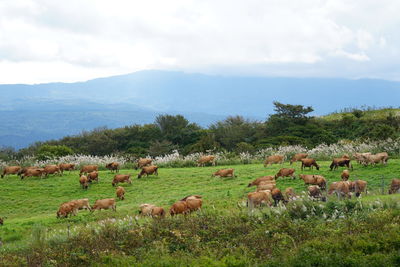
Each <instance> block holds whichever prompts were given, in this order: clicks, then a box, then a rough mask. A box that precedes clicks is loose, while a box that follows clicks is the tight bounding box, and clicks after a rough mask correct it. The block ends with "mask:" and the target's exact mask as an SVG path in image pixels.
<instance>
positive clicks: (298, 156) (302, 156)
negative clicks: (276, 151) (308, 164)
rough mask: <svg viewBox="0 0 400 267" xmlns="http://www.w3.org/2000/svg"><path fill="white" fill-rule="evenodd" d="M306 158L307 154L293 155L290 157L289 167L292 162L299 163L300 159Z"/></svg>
mask: <svg viewBox="0 0 400 267" xmlns="http://www.w3.org/2000/svg"><path fill="white" fill-rule="evenodd" d="M307 157H308V154H307V153H298V154H295V155H294V156H293V157H292V159H291V160H290V165H292V164H293V162H296V161H301V160H302V159H305V158H307Z"/></svg>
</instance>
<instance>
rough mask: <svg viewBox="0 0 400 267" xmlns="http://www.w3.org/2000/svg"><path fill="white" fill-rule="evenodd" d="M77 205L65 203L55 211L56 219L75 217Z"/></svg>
mask: <svg viewBox="0 0 400 267" xmlns="http://www.w3.org/2000/svg"><path fill="white" fill-rule="evenodd" d="M77 209H78V208H77V205H76V203H73V202H65V203H62V204H61V205H60V208H59V209H58V211H57V218H60V217H64V218H67V217H68V215H71V216H72V215H76V211H77Z"/></svg>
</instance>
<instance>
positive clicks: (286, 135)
mask: <svg viewBox="0 0 400 267" xmlns="http://www.w3.org/2000/svg"><path fill="white" fill-rule="evenodd" d="M274 107H275V108H274V111H275V113H274V114H272V115H269V116H268V117H267V118H266V120H265V121H251V120H248V119H245V118H243V117H242V116H231V117H228V118H226V119H225V120H223V121H218V122H216V123H214V124H212V125H211V126H209V127H207V128H202V127H200V126H199V125H197V124H196V123H192V122H189V121H188V120H187V119H186V118H185V117H183V116H182V115H159V116H158V117H157V118H156V119H155V121H154V123H151V124H145V125H131V126H125V127H122V128H116V129H107V128H97V129H94V130H92V131H88V132H82V133H81V134H78V135H75V136H67V137H64V138H61V139H59V140H50V141H46V142H37V143H35V144H33V145H31V146H29V147H27V148H24V149H21V150H20V151H12V149H7V148H4V149H2V150H1V151H0V159H3V160H4V159H6V158H7V157H9V156H10V155H13V156H14V157H21V156H23V155H37V156H39V157H43V158H49V157H52V156H62V155H66V154H72V153H81V154H90V155H99V156H101V155H108V154H127V155H131V156H133V157H143V156H146V155H150V156H157V155H164V154H168V153H170V152H171V151H173V150H175V149H176V150H178V151H179V152H180V153H182V154H189V153H193V152H206V151H209V150H225V151H232V152H236V153H240V152H244V151H249V152H252V151H255V150H257V149H260V148H264V147H270V146H280V145H296V144H299V145H303V146H307V147H309V148H312V147H314V146H317V145H319V144H321V143H325V144H332V143H336V142H338V141H339V140H343V139H350V140H354V139H367V138H368V139H372V140H382V139H387V138H397V137H399V132H400V131H399V130H400V118H399V117H396V116H395V115H394V114H392V113H388V115H387V116H386V117H383V118H380V119H375V118H374V119H363V114H364V112H365V111H362V110H359V109H355V110H353V111H352V112H351V113H348V114H342V116H341V118H340V119H338V120H325V119H324V118H320V117H314V116H310V115H309V113H311V112H312V111H313V108H312V107H305V106H302V105H291V104H283V103H280V102H274Z"/></svg>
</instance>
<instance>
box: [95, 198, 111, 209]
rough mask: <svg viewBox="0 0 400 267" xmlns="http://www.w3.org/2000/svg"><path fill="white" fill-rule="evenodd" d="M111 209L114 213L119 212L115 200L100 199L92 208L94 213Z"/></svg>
mask: <svg viewBox="0 0 400 267" xmlns="http://www.w3.org/2000/svg"><path fill="white" fill-rule="evenodd" d="M110 208H111V209H112V210H113V211H117V206H116V204H115V199H114V198H106V199H98V200H96V202H95V203H94V205H93V207H92V212H93V211H95V210H108V209H110Z"/></svg>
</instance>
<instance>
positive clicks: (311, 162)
mask: <svg viewBox="0 0 400 267" xmlns="http://www.w3.org/2000/svg"><path fill="white" fill-rule="evenodd" d="M313 166H314V167H315V168H316V169H317V170H319V165H318V164H317V161H316V160H315V159H309V158H307V159H301V170H303V169H304V167H308V168H310V169H311V168H312V167H313Z"/></svg>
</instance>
